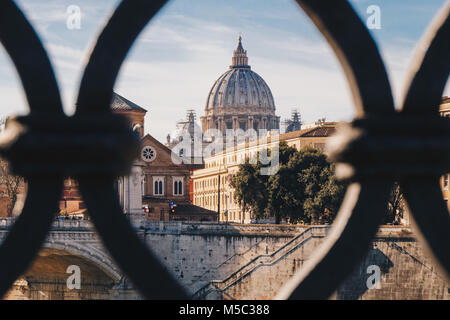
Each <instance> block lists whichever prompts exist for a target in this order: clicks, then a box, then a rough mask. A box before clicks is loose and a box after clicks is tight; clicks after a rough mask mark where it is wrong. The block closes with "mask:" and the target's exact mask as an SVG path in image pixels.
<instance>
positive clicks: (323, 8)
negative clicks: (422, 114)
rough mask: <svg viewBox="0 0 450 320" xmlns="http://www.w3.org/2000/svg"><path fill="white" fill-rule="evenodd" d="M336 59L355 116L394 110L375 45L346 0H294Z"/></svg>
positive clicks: (389, 113) (389, 88)
mask: <svg viewBox="0 0 450 320" xmlns="http://www.w3.org/2000/svg"><path fill="white" fill-rule="evenodd" d="M296 2H297V3H298V4H299V5H300V7H301V8H302V9H303V11H305V13H306V14H307V15H308V16H309V18H310V19H311V20H312V21H313V22H314V24H315V25H316V27H317V28H318V29H319V30H320V32H321V33H322V35H323V36H324V37H325V38H326V40H327V41H328V43H329V44H330V46H331V47H332V48H333V51H334V53H335V54H336V56H337V57H338V59H339V62H340V63H341V66H342V68H343V71H344V73H345V75H346V77H347V80H348V82H349V85H350V90H351V92H352V96H353V100H354V104H355V107H356V110H357V116H362V115H365V114H378V115H383V114H388V115H391V114H393V113H394V111H395V108H394V100H393V98H392V93H391V87H390V84H389V80H388V76H387V73H386V70H385V67H384V65H383V61H382V59H381V56H380V54H379V52H378V49H377V46H376V44H375V42H374V41H373V39H372V37H371V36H370V34H369V32H368V31H367V29H366V27H365V25H364V23H363V22H362V21H361V20H360V19H359V17H358V15H357V14H356V13H355V11H354V10H353V8H352V7H351V6H350V5H349V4H348V2H347V1H346V0H336V1H327V0H296Z"/></svg>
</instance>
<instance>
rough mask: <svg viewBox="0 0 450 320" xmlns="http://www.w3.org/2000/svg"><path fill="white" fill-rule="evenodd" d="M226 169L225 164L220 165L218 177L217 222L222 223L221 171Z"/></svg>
mask: <svg viewBox="0 0 450 320" xmlns="http://www.w3.org/2000/svg"><path fill="white" fill-rule="evenodd" d="M221 168H225V166H224V165H223V164H220V165H219V170H218V175H217V222H218V223H219V222H220V170H221Z"/></svg>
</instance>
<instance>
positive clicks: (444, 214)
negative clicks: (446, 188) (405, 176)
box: [401, 177, 450, 281]
mask: <svg viewBox="0 0 450 320" xmlns="http://www.w3.org/2000/svg"><path fill="white" fill-rule="evenodd" d="M401 186H402V188H403V192H404V196H405V199H406V202H407V203H408V206H409V208H410V211H411V213H412V215H413V218H414V220H415V222H416V224H417V228H416V229H417V231H419V235H418V236H419V238H420V240H421V243H422V244H425V245H426V249H427V251H428V253H429V254H430V256H431V257H433V258H434V260H435V263H434V265H436V266H441V268H440V269H443V270H442V271H443V272H445V273H446V275H447V279H448V280H449V281H450V254H449V252H450V250H449V245H450V232H449V230H450V227H449V225H450V214H449V213H448V209H447V205H446V204H445V202H444V200H443V198H442V190H441V188H440V186H439V177H432V178H424V179H421V180H419V181H407V182H405V181H402V182H401ZM425 199H426V201H425Z"/></svg>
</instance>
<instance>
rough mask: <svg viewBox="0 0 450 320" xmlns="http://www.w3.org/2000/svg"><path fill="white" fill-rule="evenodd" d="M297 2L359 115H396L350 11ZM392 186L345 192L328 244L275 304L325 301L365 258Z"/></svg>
mask: <svg viewBox="0 0 450 320" xmlns="http://www.w3.org/2000/svg"><path fill="white" fill-rule="evenodd" d="M297 3H298V4H299V5H300V6H301V7H302V8H303V10H304V11H305V12H306V13H307V14H308V15H309V17H310V18H311V19H312V21H313V22H314V23H315V25H316V26H317V27H318V28H319V30H320V31H321V32H322V34H323V35H324V36H325V38H326V39H327V41H328V42H329V43H330V45H331V47H332V48H333V50H334V51H335V53H336V55H337V56H338V58H339V61H340V62H341V65H342V66H343V69H344V72H345V74H346V76H347V79H348V81H349V83H350V87H351V91H352V94H353V98H354V100H355V106H356V108H357V111H358V116H363V115H366V114H379V115H392V114H394V112H395V110H394V102H393V98H392V93H391V88H390V85H389V80H388V77H387V74H386V71H385V68H384V65H383V62H382V60H381V57H380V55H379V53H378V50H377V47H376V45H375V43H374V41H373V39H372V37H371V36H370V34H369V33H368V31H367V29H366V28H365V26H364V24H363V23H362V22H361V20H360V19H359V18H358V16H357V15H356V13H355V12H354V10H353V9H352V8H351V6H350V5H349V4H348V3H347V2H346V1H343V0H340V1H332V2H330V1H317V0H297ZM359 48H362V49H359ZM358 49H359V50H358ZM392 185H393V181H392V180H389V179H385V180H380V181H378V182H372V181H364V183H363V184H362V185H361V186H360V187H357V186H358V185H357V184H353V185H352V186H351V187H349V189H348V191H347V194H346V196H345V199H344V202H343V204H342V206H341V209H340V210H339V213H338V217H337V219H336V221H335V223H334V224H333V227H332V230H331V231H330V235H329V236H328V237H327V240H325V243H324V244H322V246H321V247H320V248H319V250H318V252H317V253H316V254H315V255H314V256H313V257H312V258H311V259H310V260H309V261H308V262H307V263H306V264H305V266H304V267H303V268H302V269H301V270H300V271H299V272H298V273H297V274H296V275H295V276H294V277H293V278H292V279H291V280H290V281H289V282H288V283H287V284H286V285H285V286H284V287H283V288H282V289H281V290H280V292H279V294H278V295H277V297H276V299H286V298H289V299H327V298H329V297H330V296H331V295H332V294H333V292H334V291H335V290H336V288H337V287H338V286H339V284H340V283H341V282H342V281H343V280H345V278H346V277H347V276H348V275H350V273H351V272H352V271H353V269H354V267H355V266H356V265H357V264H358V262H359V261H361V260H362V259H363V258H364V256H365V254H366V253H367V250H368V248H369V246H370V243H371V241H372V239H373V238H374V236H375V234H376V231H377V229H378V226H379V224H380V223H381V221H382V217H383V215H384V212H385V207H386V205H387V201H388V197H389V193H390V190H391V188H392ZM343 257H345V259H344V258H343Z"/></svg>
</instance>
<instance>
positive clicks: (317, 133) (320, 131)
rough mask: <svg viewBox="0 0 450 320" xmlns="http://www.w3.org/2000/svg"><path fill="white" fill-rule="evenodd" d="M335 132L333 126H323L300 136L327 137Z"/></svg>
mask: <svg viewBox="0 0 450 320" xmlns="http://www.w3.org/2000/svg"><path fill="white" fill-rule="evenodd" d="M335 130H336V127H335V126H332V127H331V126H323V127H317V128H313V129H312V130H311V131H309V132H306V133H304V134H302V137H329V136H331V135H332V134H333V133H334V131H335Z"/></svg>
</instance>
